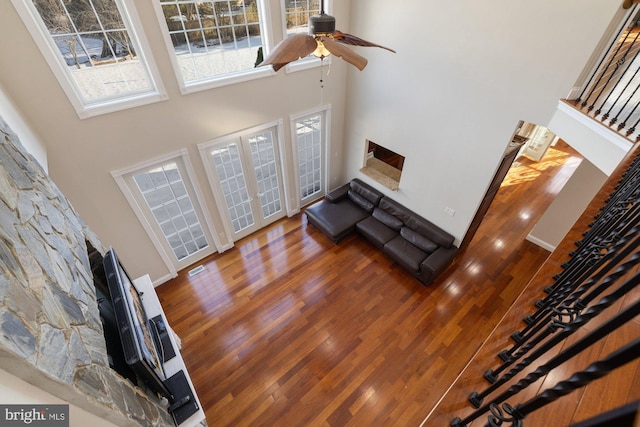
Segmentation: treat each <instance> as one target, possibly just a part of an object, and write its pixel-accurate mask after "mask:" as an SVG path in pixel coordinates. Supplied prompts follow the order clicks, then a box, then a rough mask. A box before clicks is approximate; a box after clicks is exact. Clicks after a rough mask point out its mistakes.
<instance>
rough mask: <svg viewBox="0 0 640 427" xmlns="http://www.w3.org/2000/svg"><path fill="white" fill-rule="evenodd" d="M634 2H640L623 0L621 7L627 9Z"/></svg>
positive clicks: (639, 0)
mask: <svg viewBox="0 0 640 427" xmlns="http://www.w3.org/2000/svg"><path fill="white" fill-rule="evenodd" d="M634 3H640V0H624V3H622V8H623V9H629V8H630V7H631V6H633V4H634Z"/></svg>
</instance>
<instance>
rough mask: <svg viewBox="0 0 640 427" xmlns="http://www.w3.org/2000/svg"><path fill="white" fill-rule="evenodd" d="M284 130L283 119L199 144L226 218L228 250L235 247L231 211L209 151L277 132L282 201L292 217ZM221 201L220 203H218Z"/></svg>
mask: <svg viewBox="0 0 640 427" xmlns="http://www.w3.org/2000/svg"><path fill="white" fill-rule="evenodd" d="M283 128H284V122H283V120H282V119H280V120H276V121H274V122H269V123H264V124H262V125H257V126H253V127H250V128H247V129H244V130H241V131H238V132H234V133H232V134H228V135H224V136H221V137H219V138H215V139H213V140H211V141H207V142H203V143H201V144H198V151H199V152H200V160H202V165H203V166H204V170H205V173H206V175H207V180H208V181H209V188H210V189H211V193H212V194H213V198H214V200H215V201H216V206H217V207H218V213H219V214H220V217H222V218H224V221H222V222H223V225H224V233H225V235H226V236H225V237H226V239H227V242H226V244H225V247H226V249H228V248H229V247H233V246H234V242H233V237H232V236H234V231H233V229H232V227H231V217H230V216H229V210H228V209H227V206H226V203H225V202H224V194H223V192H222V189H221V188H220V185H219V181H218V178H217V173H216V171H215V168H214V167H213V166H212V165H211V161H210V160H209V151H210V150H211V149H212V148H214V147H216V146H218V145H221V144H224V143H230V142H234V141H239V140H240V138H241V137H243V136H245V135H246V134H247V133H257V132H261V131H264V130H268V129H274V130H275V134H276V135H275V139H276V143H277V146H278V151H279V155H280V157H281V158H280V175H281V176H282V187H283V196H282V200H283V202H284V207H285V209H286V212H287V215H289V216H291V215H290V211H291V210H290V203H289V197H287V196H286V195H287V194H290V193H289V188H290V183H289V179H288V175H287V172H286V168H285V163H286V162H287V158H286V154H285V153H286V150H285V149H284V141H283V139H284V138H283V136H284V134H283ZM218 201H220V202H218Z"/></svg>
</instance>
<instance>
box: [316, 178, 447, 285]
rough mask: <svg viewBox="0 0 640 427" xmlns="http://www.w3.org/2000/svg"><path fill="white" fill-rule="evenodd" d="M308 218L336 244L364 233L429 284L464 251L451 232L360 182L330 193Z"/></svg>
mask: <svg viewBox="0 0 640 427" xmlns="http://www.w3.org/2000/svg"><path fill="white" fill-rule="evenodd" d="M305 214H306V216H307V219H308V221H309V223H310V224H312V225H314V226H315V227H317V228H318V229H319V230H320V231H322V232H323V233H324V234H326V235H327V236H328V237H329V238H330V239H331V240H333V241H334V242H335V243H337V242H339V241H340V240H342V239H343V238H345V237H346V236H348V235H349V234H351V233H353V232H357V233H359V234H361V235H362V236H364V237H365V238H366V239H367V240H368V241H369V242H371V243H372V244H373V245H374V246H376V247H377V248H378V249H380V250H382V251H383V252H384V253H385V254H386V255H387V256H389V257H390V258H391V259H393V260H394V261H396V262H397V263H398V264H400V265H401V266H402V267H404V268H405V269H406V270H407V271H409V272H411V273H412V274H413V275H414V276H415V277H416V278H417V279H418V280H420V281H421V282H422V283H424V284H425V285H428V284H429V283H431V282H432V281H433V280H434V279H435V278H436V277H437V276H438V275H439V274H440V273H442V272H443V271H444V270H445V269H446V268H447V267H448V266H449V265H450V264H451V262H452V261H453V259H454V258H455V256H456V254H457V252H458V248H457V247H456V246H454V245H453V241H454V238H453V236H452V235H451V234H449V233H447V232H446V231H444V230H442V229H441V228H439V227H438V226H436V225H435V224H432V223H431V222H429V221H427V220H426V219H424V218H422V217H421V216H419V215H417V214H416V213H414V212H412V211H410V210H409V209H407V208H405V207H404V206H402V205H401V204H399V203H398V202H396V201H394V200H393V199H391V198H389V197H387V196H385V195H384V194H382V193H381V192H379V191H378V190H376V189H375V188H373V187H371V186H370V185H368V184H366V183H364V182H362V181H360V180H359V179H353V180H352V181H350V182H349V183H347V184H345V185H344V186H342V187H340V188H338V189H336V190H334V191H332V192H331V193H329V194H327V196H326V197H325V198H324V199H323V200H321V201H320V202H318V203H315V204H313V205H311V206H309V207H308V208H307V209H306V210H305Z"/></svg>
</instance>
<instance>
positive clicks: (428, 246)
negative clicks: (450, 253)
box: [400, 227, 438, 254]
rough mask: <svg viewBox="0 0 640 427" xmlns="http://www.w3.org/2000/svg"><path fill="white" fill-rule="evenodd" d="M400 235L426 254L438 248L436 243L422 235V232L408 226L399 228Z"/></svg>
mask: <svg viewBox="0 0 640 427" xmlns="http://www.w3.org/2000/svg"><path fill="white" fill-rule="evenodd" d="M400 235H401V236H402V237H404V238H405V239H407V240H408V241H409V243H411V244H412V245H414V246H417V247H418V248H420V249H422V250H423V251H425V252H426V253H428V254H430V253H432V252H433V251H435V250H436V249H438V245H437V244H435V243H434V242H433V241H431V240H429V239H428V238H426V237H424V236H423V235H422V234H419V233H417V232H416V231H414V230H412V229H410V228H409V227H402V229H400Z"/></svg>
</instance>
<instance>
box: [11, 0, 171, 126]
mask: <svg viewBox="0 0 640 427" xmlns="http://www.w3.org/2000/svg"><path fill="white" fill-rule="evenodd" d="M129 1H130V0H129ZM126 2H127V0H13V3H14V5H15V6H16V9H17V10H18V12H19V13H20V15H21V16H22V18H23V20H24V21H25V24H26V25H27V27H28V28H29V30H30V31H31V33H32V36H33V37H34V40H35V41H36V43H38V45H39V47H40V49H41V51H42V53H43V54H44V55H45V58H46V59H47V60H48V61H49V63H50V66H51V67H52V69H53V71H54V73H56V74H57V76H58V79H59V80H60V83H61V85H62V86H63V89H65V91H66V92H67V95H68V96H69V98H70V100H71V102H72V103H73V104H74V106H75V107H76V110H77V111H78V113H79V115H80V116H81V117H83V116H89V115H93V114H92V113H88V112H87V111H88V110H91V109H92V108H94V109H98V113H100V112H102V111H99V110H100V107H103V106H105V105H108V106H107V107H106V108H104V110H105V111H104V112H110V111H114V110H116V109H120V108H122V107H120V108H117V107H116V108H114V105H116V104H117V103H118V102H120V101H130V100H132V99H135V100H136V101H135V102H133V103H131V104H134V105H139V104H143V103H148V102H153V101H157V100H160V99H162V97H163V96H162V95H161V94H160V92H161V89H160V88H159V87H158V84H157V83H156V81H157V79H155V78H154V76H153V74H152V71H154V72H155V70H151V68H150V67H149V65H148V63H147V61H146V60H145V56H144V52H143V46H142V43H141V41H140V39H139V38H138V37H137V36H136V34H135V33H134V32H133V24H132V20H133V19H135V16H134V15H133V9H132V8H130V7H127V5H126V4H125V3H126ZM144 50H146V49H144ZM149 96H153V99H145V100H144V101H142V102H141V100H142V99H144V98H148V97H149ZM124 106H129V105H124Z"/></svg>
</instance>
